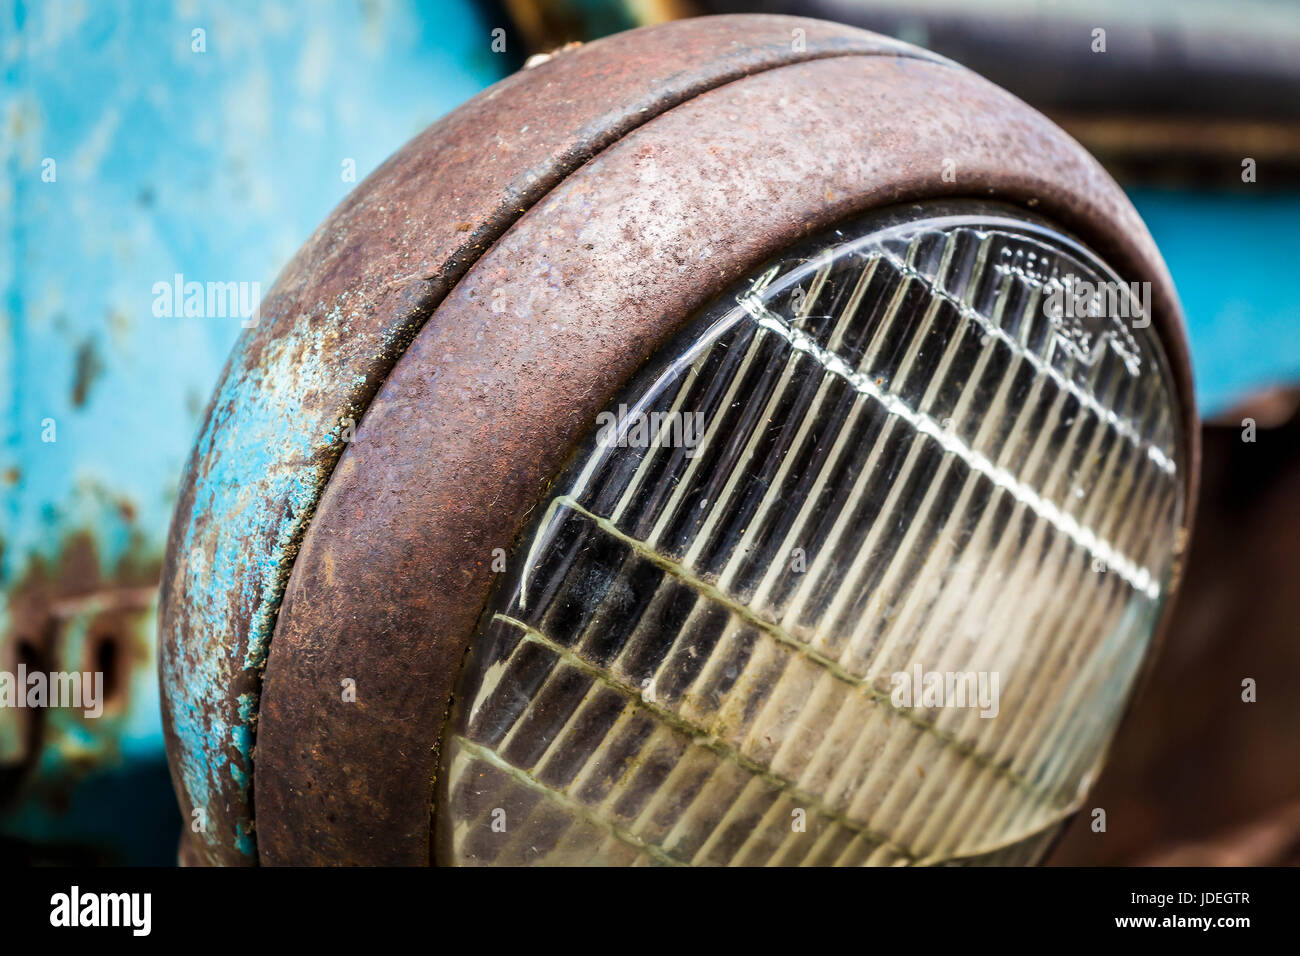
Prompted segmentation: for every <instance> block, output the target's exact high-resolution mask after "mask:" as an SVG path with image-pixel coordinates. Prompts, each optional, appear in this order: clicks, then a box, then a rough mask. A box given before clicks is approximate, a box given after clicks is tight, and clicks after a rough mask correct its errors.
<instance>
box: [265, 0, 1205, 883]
mask: <svg viewBox="0 0 1300 956" xmlns="http://www.w3.org/2000/svg"><path fill="white" fill-rule="evenodd" d="M734 28H735V29H737V30H742V29H743V27H741V26H740V25H739V24H737V25H736V26H735V27H734ZM665 35H667V34H665ZM593 48H594V46H593ZM578 55H580V53H579V54H573V55H572V56H574V57H576V56H578ZM565 59H566V58H563V57H562V58H559V60H558V61H557V62H561V63H562V62H563V61H564V60H565ZM536 72H537V73H538V74H539V75H540V70H539V71H536ZM942 196H964V197H986V198H992V199H996V200H999V201H1002V202H1005V203H1010V204H1013V205H1019V206H1021V207H1023V208H1026V209H1032V210H1033V211H1035V212H1036V213H1038V214H1041V215H1042V216H1044V217H1045V218H1047V219H1048V220H1050V221H1052V222H1055V223H1058V224H1060V225H1061V226H1062V227H1064V228H1066V229H1068V230H1070V231H1071V232H1073V233H1074V234H1075V235H1077V236H1078V237H1079V238H1080V239H1081V240H1083V241H1084V242H1085V243H1087V244H1088V245H1089V246H1090V247H1091V248H1092V249H1094V250H1095V251H1096V252H1097V253H1098V254H1099V255H1101V256H1103V257H1104V258H1105V259H1106V260H1107V261H1108V262H1109V263H1111V264H1112V265H1113V266H1114V267H1115V268H1116V270H1117V271H1118V272H1119V274H1120V275H1121V276H1122V277H1124V278H1125V279H1127V280H1129V281H1149V282H1150V283H1152V311H1153V313H1154V322H1155V324H1156V327H1157V331H1158V333H1159V334H1160V336H1161V338H1162V340H1163V343H1164V346H1165V350H1166V352H1167V354H1168V356H1169V358H1170V362H1171V365H1172V368H1173V374H1174V378H1175V381H1176V386H1177V389H1178V392H1179V401H1180V403H1181V408H1182V413H1183V429H1182V431H1183V434H1184V436H1185V439H1186V441H1187V442H1188V447H1189V459H1190V460H1191V461H1192V467H1191V468H1190V469H1189V471H1188V478H1187V480H1188V482H1189V486H1188V489H1187V492H1188V496H1189V498H1191V497H1193V496H1194V494H1195V484H1194V483H1195V471H1196V469H1195V459H1196V449H1195V434H1194V430H1193V429H1192V428H1191V423H1192V422H1193V421H1194V420H1195V406H1194V403H1193V398H1192V393H1191V378H1190V370H1189V366H1188V361H1187V352H1186V347H1185V342H1184V339H1183V332H1182V320H1181V315H1180V311H1179V307H1178V304H1177V299H1176V297H1175V294H1174V291H1173V288H1172V284H1171V282H1170V280H1169V277H1168V274H1167V272H1166V270H1165V268H1164V266H1163V263H1162V262H1161V260H1160V257H1159V254H1158V253H1157V251H1156V249H1155V247H1154V245H1153V243H1152V242H1151V239H1150V237H1149V235H1148V234H1147V232H1146V230H1145V227H1144V226H1143V225H1142V223H1141V221H1140V219H1139V218H1138V216H1137V214H1136V212H1135V211H1134V210H1133V208H1132V206H1131V205H1130V204H1129V203H1128V201H1127V199H1126V198H1125V197H1124V195H1123V193H1122V192H1121V191H1120V190H1119V188H1118V187H1117V186H1116V185H1115V184H1114V182H1113V181H1112V180H1111V179H1110V178H1109V177H1108V176H1107V175H1106V174H1105V173H1104V172H1103V171H1102V170H1101V168H1100V167H1099V166H1098V165H1097V164H1096V163H1095V161H1093V160H1092V159H1091V158H1090V157H1089V156H1088V155H1087V154H1086V153H1085V152H1084V151H1083V150H1082V149H1081V148H1080V147H1079V146H1078V145H1077V144H1075V143H1074V142H1073V141H1072V140H1070V139H1069V138H1068V137H1067V136H1065V135H1064V134H1063V133H1061V132H1060V130H1059V129H1057V128H1056V127H1055V126H1053V125H1052V124H1051V123H1049V122H1048V121H1047V120H1045V119H1044V118H1043V117H1041V116H1039V115H1038V114H1036V113H1034V112H1033V111H1032V110H1030V109H1028V108H1027V107H1025V106H1024V105H1023V104H1022V103H1020V102H1019V101H1018V100H1016V99H1015V98H1013V97H1011V96H1010V95H1009V94H1006V93H1005V92H1003V91H1001V90H999V89H997V88H996V87H994V86H992V85H991V84H989V83H987V82H986V81H984V80H981V79H980V78H979V77H977V76H975V75H974V74H972V73H970V72H968V71H966V70H964V69H961V68H959V67H956V66H954V65H952V64H948V63H946V62H942V61H934V60H914V59H908V58H896V57H891V58H884V57H861V56H843V57H836V58H830V59H824V60H821V61H818V62H809V63H802V64H797V65H790V66H786V67H783V68H780V69H773V70H769V71H766V72H763V73H760V74H758V75H755V76H751V77H749V78H748V79H746V80H744V81H743V82H736V83H730V84H727V85H724V86H719V87H718V88H716V89H713V90H711V91H709V92H707V93H702V94H701V95H698V96H696V97H694V98H692V99H690V100H688V101H686V102H684V103H682V104H681V105H679V106H677V108H675V109H673V110H671V111H668V112H665V113H664V114H663V115H661V116H659V117H658V118H656V119H654V120H653V121H652V122H648V123H646V124H645V125H643V126H641V127H640V128H639V129H637V130H635V131H633V132H630V133H628V134H627V135H625V136H624V137H623V138H621V139H620V140H619V141H618V142H616V143H614V144H613V145H610V146H608V148H606V149H604V150H603V151H602V152H600V153H599V155H596V156H595V157H594V158H593V159H591V161H590V162H588V163H587V164H586V165H585V166H583V167H582V168H581V169H578V170H576V171H575V172H573V173H572V174H571V175H569V176H568V178H566V179H565V180H564V181H563V182H562V183H560V184H558V185H557V186H555V187H554V188H553V189H552V190H551V191H550V192H549V194H548V195H547V196H546V198H545V199H544V200H542V201H541V202H539V203H538V204H536V205H535V206H534V207H533V208H531V209H530V210H529V211H528V212H527V213H526V214H525V215H524V216H523V217H522V218H521V219H520V220H519V221H518V222H517V223H516V224H515V225H514V226H513V227H512V228H511V229H510V230H509V231H507V232H506V233H505V234H504V235H502V236H501V237H500V239H499V240H498V241H497V243H496V244H495V246H494V247H493V248H492V249H491V250H490V252H488V253H487V254H486V255H484V256H483V257H482V258H481V259H479V261H478V262H477V263H476V264H475V265H474V266H473V267H472V268H471V269H470V270H469V271H468V272H467V273H466V274H465V275H464V277H463V278H461V279H460V281H459V282H457V283H456V285H455V287H454V288H453V289H452V290H451V292H450V293H449V294H448V295H447V297H446V299H445V301H443V302H442V303H441V305H440V306H439V307H438V308H437V310H436V312H434V314H433V316H432V318H431V319H430V320H429V321H428V322H427V324H425V325H424V327H423V328H422V329H421V330H420V331H419V333H418V334H417V335H416V336H415V337H414V339H413V340H412V341H411V342H410V344H409V347H408V348H407V349H406V351H405V353H404V354H403V355H402V357H401V358H400V360H399V361H398V362H397V364H396V367H395V368H394V369H393V371H392V373H391V374H390V375H389V376H388V378H387V379H386V381H384V383H383V385H382V387H381V388H380V389H379V391H378V393H377V394H376V395H375V396H374V398H373V400H372V401H371V402H370V404H369V407H368V408H367V412H366V417H365V420H364V421H363V422H362V423H361V425H360V427H359V429H358V431H357V434H356V438H355V440H354V441H353V442H352V443H351V444H350V445H349V447H348V448H347V450H346V451H345V453H344V454H343V456H342V458H341V460H340V461H339V464H338V466H337V468H336V469H335V470H334V472H333V474H332V476H331V477H330V480H329V483H328V485H327V486H326V487H325V489H324V493H323V495H322V496H321V499H320V501H319V504H318V506H317V508H316V512H315V517H314V519H313V520H312V523H311V525H310V527H309V528H308V529H307V532H306V534H305V536H304V537H303V538H302V541H301V547H300V551H299V552H298V554H297V559H296V563H295V566H294V567H293V570H292V576H291V577H290V580H289V582H288V587H287V590H286V592H285V596H284V606H283V608H282V609H281V611H280V614H279V619H278V622H277V623H276V627H275V636H274V640H273V641H271V642H270V655H269V658H270V659H269V663H268V666H267V672H266V680H265V686H264V689H263V697H262V706H261V709H260V713H259V716H258V720H259V726H258V753H257V758H258V759H257V766H256V798H257V800H256V802H257V807H258V830H257V834H258V850H259V853H260V855H261V856H262V858H263V859H264V860H265V861H267V862H274V863H283V862H316V863H338V862H359V863H377V862H391V863H417V862H426V861H427V860H428V858H429V835H428V831H429V816H430V809H429V807H430V800H431V795H432V782H431V781H432V778H433V774H434V769H435V767H436V751H437V745H438V736H439V729H440V723H441V720H442V718H443V716H444V715H445V713H446V710H447V705H448V701H449V695H450V691H451V684H452V681H453V679H454V676H455V672H456V669H457V667H458V665H459V662H460V660H461V657H462V655H463V653H464V650H465V643H466V641H467V640H468V638H469V635H470V633H471V632H472V630H473V627H474V624H475V621H476V619H477V616H478V614H479V612H480V610H481V608H482V607H483V605H484V602H485V600H486V598H487V595H488V592H489V590H490V588H491V586H492V583H493V579H494V575H493V569H492V559H493V549H496V548H501V549H503V550H505V551H506V552H508V551H509V550H510V547H511V544H512V543H513V542H514V541H515V539H516V538H517V536H518V534H519V532H520V530H521V528H522V527H523V526H524V525H525V524H526V522H527V520H528V517H529V514H530V511H531V510H532V509H533V508H534V507H535V506H536V504H537V503H538V501H539V499H540V498H541V496H542V494H543V492H544V491H545V489H546V487H547V484H548V482H549V481H550V480H551V479H552V478H553V476H554V475H555V474H556V473H557V471H558V470H559V469H560V468H561V467H562V466H563V465H564V463H565V461H566V460H567V458H568V456H569V455H570V454H571V452H572V450H573V449H574V448H575V446H576V445H577V443H578V442H579V441H580V440H581V438H582V437H583V436H584V435H585V434H586V433H587V431H588V430H589V429H590V428H591V427H592V424H593V422H594V420H595V416H596V414H597V413H598V412H599V411H600V410H601V409H602V408H603V407H604V405H605V403H606V401H607V400H608V398H609V396H611V395H612V394H614V393H615V392H616V391H617V390H618V389H619V388H620V387H622V386H623V385H624V384H625V383H626V382H627V381H628V379H629V378H630V376H631V375H632V374H633V373H634V372H635V371H636V370H637V369H638V368H639V367H640V366H641V365H642V364H643V363H644V362H645V360H646V359H647V357H648V356H649V355H651V354H652V353H653V352H654V351H655V350H656V349H657V348H659V347H660V346H661V345H662V344H663V343H664V342H665V341H666V340H667V339H668V337H669V336H671V335H672V334H673V333H674V332H676V331H677V330H678V329H679V328H680V327H681V325H682V324H683V322H685V321H686V320H687V319H688V318H689V317H690V316H691V315H692V314H694V313H695V312H696V311H697V310H698V309H700V308H701V307H702V306H703V305H705V304H706V303H707V302H708V301H709V300H710V299H712V298H713V297H714V296H716V295H718V294H719V293H720V292H721V291H722V290H723V289H725V288H726V287H727V286H728V285H729V284H731V283H732V282H733V281H735V280H736V279H737V278H738V277H739V276H741V275H742V274H744V273H745V272H746V271H748V270H749V269H751V268H753V267H754V266H755V265H756V264H758V263H760V262H762V261H763V260H764V259H766V258H767V257H769V256H771V255H773V254H774V253H776V252H777V251H779V250H781V249H783V248H786V247H788V246H789V245H790V244H792V243H794V242H795V241H797V240H799V239H801V238H803V237H805V236H806V235H808V234H809V233H811V232H813V231H817V230H821V229H825V228H827V227H830V226H833V225H834V224H835V223H836V222H838V221H840V220H842V219H844V218H845V217H848V216H851V215H854V214H857V213H860V212H862V211H864V210H867V209H871V208H876V207H880V206H884V205H888V204H894V203H905V202H911V201H916V200H921V199H927V198H935V197H942ZM345 680H351V681H355V689H356V700H355V701H354V702H353V701H348V700H345V699H344V695H343V694H341V693H340V687H341V685H342V682H343V681H345Z"/></svg>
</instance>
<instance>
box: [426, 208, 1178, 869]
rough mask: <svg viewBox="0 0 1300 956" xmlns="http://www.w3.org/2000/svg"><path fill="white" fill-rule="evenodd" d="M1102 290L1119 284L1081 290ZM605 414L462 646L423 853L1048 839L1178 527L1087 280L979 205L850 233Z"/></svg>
mask: <svg viewBox="0 0 1300 956" xmlns="http://www.w3.org/2000/svg"><path fill="white" fill-rule="evenodd" d="M1085 283H1087V284H1089V285H1088V286H1085V285H1084V284H1085ZM1088 287H1091V288H1094V289H1110V290H1116V294H1117V295H1119V296H1122V297H1121V298H1119V299H1118V300H1117V301H1116V302H1114V303H1108V308H1107V309H1106V310H1100V309H1091V310H1089V309H1076V308H1075V307H1074V306H1075V305H1078V304H1083V300H1082V298H1079V297H1076V298H1075V299H1070V298H1065V297H1064V296H1065V295H1066V294H1072V293H1075V292H1076V290H1079V289H1083V288H1088ZM1057 305H1060V308H1057V307H1056V306H1057ZM1135 326H1136V327H1135ZM1144 326H1145V328H1144ZM599 420H603V421H604V422H605V425H604V426H603V427H602V428H601V429H599V430H597V431H596V432H595V433H594V434H593V435H592V436H591V437H589V439H588V440H587V442H586V444H585V445H584V446H583V449H582V450H581V451H580V452H579V454H578V455H577V457H576V460H575V461H574V463H573V464H572V465H570V466H569V468H568V469H567V471H566V473H565V474H564V475H563V476H562V477H561V478H559V479H558V480H557V482H556V487H555V491H554V493H552V494H551V495H550V496H549V497H548V499H547V501H546V502H545V503H544V504H543V505H542V507H541V508H540V509H539V511H540V513H541V516H542V517H541V519H540V521H539V522H538V523H537V525H536V527H535V529H534V530H532V531H531V532H530V534H529V535H527V536H526V537H525V538H524V540H523V541H522V542H521V544H520V545H519V548H518V550H517V553H516V555H515V557H514V558H513V559H512V561H511V562H510V563H511V565H512V566H513V567H515V568H516V569H517V571H516V575H515V578H514V579H513V580H512V581H511V582H510V584H509V585H508V586H506V587H504V588H503V589H502V590H501V591H500V592H499V593H498V595H497V596H496V597H495V599H494V600H493V602H492V603H491V606H490V607H489V609H488V612H487V614H486V615H485V618H484V621H483V625H482V629H481V632H480V634H479V635H478V636H476V637H475V638H474V639H473V640H472V641H471V643H470V648H471V650H470V658H469V661H468V663H467V665H466V667H465V671H464V673H463V676H462V679H461V683H460V685H459V687H458V690H457V693H456V698H455V699H456V701H457V704H456V710H455V713H454V716H453V719H452V721H451V722H450V724H449V725H448V727H447V729H446V730H445V731H444V735H443V749H442V752H443V764H442V770H441V773H440V775H439V780H440V782H441V790H440V799H438V800H437V801H436V806H437V807H438V813H439V819H440V820H441V824H442V825H441V828H440V830H439V837H440V843H439V859H440V860H441V861H443V862H448V863H508V864H520V863H534V862H535V863H574V864H576V863H633V862H636V863H654V862H659V863H677V864H687V863H697V864H698V863H706V864H758V865H765V864H800V863H802V864H809V863H812V864H832V863H835V864H860V863H885V864H892V863H900V862H917V861H921V862H932V861H944V860H952V859H960V858H978V857H981V856H985V855H991V854H995V853H996V854H998V859H1000V860H1004V861H1006V860H1021V861H1023V860H1027V859H1031V858H1032V857H1033V856H1034V855H1035V854H1036V852H1037V851H1038V850H1039V849H1041V848H1042V846H1043V845H1044V841H1045V840H1047V839H1049V838H1050V837H1051V836H1052V835H1053V834H1054V833H1055V827H1056V825H1057V824H1058V823H1060V822H1061V820H1062V819H1063V818H1064V817H1065V816H1066V815H1067V814H1069V813H1070V812H1072V811H1073V810H1075V809H1076V808H1077V807H1078V805H1079V801H1080V800H1081V799H1082V796H1083V793H1084V791H1085V789H1086V786H1087V784H1088V781H1089V780H1090V779H1091V776H1092V774H1093V771H1094V770H1095V768H1096V766H1097V764H1098V761H1099V759H1100V757H1101V754H1102V751H1103V749H1104V747H1105V745H1106V742H1107V740H1108V738H1109V736H1110V734H1111V731H1112V730H1113V729H1114V727H1115V724H1116V722H1117V719H1118V716H1119V711H1120V708H1121V706H1122V705H1123V703H1124V701H1125V700H1126V698H1127V692H1128V690H1129V687H1130V685H1131V682H1132V680H1133V677H1134V674H1135V673H1136V670H1137V667H1138V665H1139V663H1140V662H1141V660H1142V658H1143V654H1144V652H1145V651H1146V648H1147V645H1148V643H1149V640H1150V638H1151V634H1152V631H1153V628H1154V626H1155V622H1156V619H1157V616H1158V613H1159V610H1160V608H1161V606H1162V604H1163V601H1164V598H1165V595H1166V591H1167V588H1168V585H1169V581H1170V574H1171V569H1172V560H1173V555H1174V553H1175V542H1176V535H1177V531H1178V528H1179V526H1180V523H1181V520H1182V516H1183V511H1184V507H1185V502H1184V499H1183V484H1182V476H1181V474H1180V472H1181V469H1182V468H1183V467H1185V462H1184V459H1183V451H1182V450H1181V449H1180V448H1179V447H1178V445H1179V442H1178V438H1177V435H1178V432H1177V422H1178V408H1177V398H1176V396H1175V393H1174V388H1173V384H1172V381H1171V378H1170V374H1169V370H1168V365H1167V362H1166V359H1165V357H1164V354H1163V351H1162V349H1161V346H1160V344H1159V342H1158V341H1156V339H1155V338H1154V336H1152V335H1151V334H1150V330H1149V322H1148V320H1147V316H1145V315H1144V314H1143V313H1142V312H1141V311H1140V303H1139V302H1138V301H1136V299H1135V298H1134V297H1132V296H1131V295H1130V294H1129V289H1128V287H1126V286H1124V284H1123V283H1122V282H1121V281H1120V279H1119V278H1118V277H1117V276H1116V275H1115V274H1114V273H1113V272H1112V271H1111V270H1110V269H1109V268H1108V267H1107V266H1106V265H1105V264H1104V263H1102V262H1101V261H1099V260H1098V259H1097V258H1096V257H1095V256H1094V255H1093V254H1092V253H1090V252H1089V251H1087V250H1086V249H1084V248H1083V247H1081V246H1080V245H1079V244H1078V243H1076V242H1074V241H1072V240H1071V239H1069V238H1067V237H1066V236H1064V235H1063V234H1061V233H1060V231H1058V230H1054V229H1051V228H1050V227H1048V226H1045V225H1043V224H1041V223H1039V222H1036V221H1034V220H1032V219H1030V218H1029V217H1027V216H1025V215H1023V214H1020V213H1015V212H1014V211H1011V210H1000V209H997V208H993V207H987V206H980V205H978V204H973V203H972V204H952V205H950V206H948V207H946V208H944V209H942V210H938V209H923V208H921V207H917V208H915V209H909V210H904V211H900V212H897V213H894V214H892V215H876V216H872V217H869V218H868V219H866V220H862V221H858V222H854V223H852V224H846V225H844V226H842V227H841V228H839V229H837V230H835V231H834V232H832V233H830V234H827V235H825V236H823V237H821V238H820V239H818V240H817V241H816V242H814V243H813V244H811V245H810V246H808V247H806V248H805V249H804V250H801V251H798V252H795V253H792V254H791V255H789V256H787V257H784V258H782V259H781V260H780V261H778V262H775V263H773V264H771V265H769V266H764V267H761V268H760V269H758V270H757V271H756V272H755V273H754V274H753V275H752V276H751V277H750V278H748V279H746V280H745V281H744V282H743V283H742V284H741V285H740V286H738V287H737V288H736V289H735V290H734V291H733V293H731V294H730V295H727V296H725V297H724V298H723V299H721V300H720V301H719V302H718V303H717V304H715V305H714V306H713V307H711V308H709V309H707V310H705V312H704V314H703V315H702V316H700V317H699V318H698V319H696V320H695V321H694V322H692V323H691V325H690V326H689V327H688V328H687V329H686V330H685V331H684V332H683V333H682V334H681V335H679V336H678V337H677V338H676V339H675V340H674V341H673V343H671V344H670V345H669V346H667V347H666V348H665V349H663V350H662V351H661V352H660V353H658V354H657V355H656V356H655V358H654V360H653V361H652V362H651V363H650V365H649V367H647V368H646V369H644V370H643V371H642V372H641V373H640V375H639V376H638V378H637V380H636V382H635V383H634V384H632V385H631V386H630V387H629V388H628V389H626V390H625V391H624V392H623V393H622V394H620V395H619V396H618V397H617V398H616V399H614V400H613V401H612V402H611V404H610V408H609V409H608V410H607V411H606V413H604V414H603V415H602V416H600V417H599ZM918 673H919V674H920V675H922V676H921V680H920V681H919V682H918V681H917V680H916V675H917V674H918ZM895 675H898V676H895ZM930 675H938V678H939V679H940V680H942V685H943V686H942V688H939V686H938V684H937V682H936V680H935V678H934V677H931V676H930ZM927 680H929V682H930V684H931V685H932V687H933V688H934V689H935V690H936V691H937V693H936V694H935V695H934V697H933V699H932V700H931V701H930V702H929V703H931V706H925V705H924V703H925V702H924V701H923V700H922V697H923V693H924V691H925V685H926V682H927ZM903 690H908V691H909V693H906V694H905V693H902V691H903ZM911 690H915V694H914V695H913V694H912V693H910V691H911ZM952 691H956V692H959V693H955V694H954V693H950V692H952ZM913 696H914V697H915V699H912V698H913ZM494 823H495V824H496V826H494Z"/></svg>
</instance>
